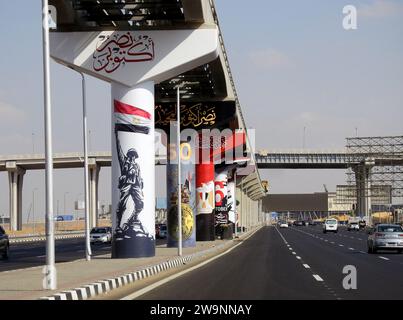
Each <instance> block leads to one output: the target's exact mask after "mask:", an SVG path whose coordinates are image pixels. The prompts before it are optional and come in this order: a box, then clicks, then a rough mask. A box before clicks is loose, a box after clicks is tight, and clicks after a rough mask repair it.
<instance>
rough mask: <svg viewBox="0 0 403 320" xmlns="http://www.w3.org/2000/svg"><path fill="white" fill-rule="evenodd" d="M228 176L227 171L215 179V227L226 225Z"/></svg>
mask: <svg viewBox="0 0 403 320" xmlns="http://www.w3.org/2000/svg"><path fill="white" fill-rule="evenodd" d="M227 180H228V176H227V171H224V172H221V173H218V174H217V175H216V177H215V181H214V187H215V227H217V226H219V225H222V224H227V223H228V187H227V183H228V181H227Z"/></svg>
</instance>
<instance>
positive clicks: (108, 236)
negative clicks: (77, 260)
mask: <svg viewBox="0 0 403 320" xmlns="http://www.w3.org/2000/svg"><path fill="white" fill-rule="evenodd" d="M90 242H91V244H93V243H112V229H111V227H96V228H92V230H91V232H90Z"/></svg>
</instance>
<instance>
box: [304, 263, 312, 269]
mask: <svg viewBox="0 0 403 320" xmlns="http://www.w3.org/2000/svg"><path fill="white" fill-rule="evenodd" d="M303 266H304V268H305V269H310V268H311V267H310V266H309V265H308V264H306V263H304V264H303Z"/></svg>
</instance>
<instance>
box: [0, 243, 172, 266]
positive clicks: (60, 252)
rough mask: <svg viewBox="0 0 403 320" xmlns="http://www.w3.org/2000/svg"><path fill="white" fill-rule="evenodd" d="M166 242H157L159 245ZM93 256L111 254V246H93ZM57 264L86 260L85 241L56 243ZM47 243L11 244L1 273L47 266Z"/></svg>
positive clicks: (0, 264) (1, 264) (0, 260)
mask: <svg viewBox="0 0 403 320" xmlns="http://www.w3.org/2000/svg"><path fill="white" fill-rule="evenodd" d="M164 241H166V240H157V245H159V244H162V243H164ZM91 249H92V254H93V256H99V255H104V254H108V253H110V252H111V245H110V244H94V245H91ZM55 253H56V263H60V262H69V261H74V260H78V259H85V239H84V238H75V239H60V240H56V241H55ZM45 255H46V242H45V241H38V242H26V243H11V244H10V257H9V259H8V260H2V259H1V258H0V272H2V271H9V270H16V269H23V268H30V267H36V266H42V265H45V261H46V260H45V259H46V256H45Z"/></svg>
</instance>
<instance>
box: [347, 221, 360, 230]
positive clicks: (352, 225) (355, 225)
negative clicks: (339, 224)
mask: <svg viewBox="0 0 403 320" xmlns="http://www.w3.org/2000/svg"><path fill="white" fill-rule="evenodd" d="M347 230H348V231H351V230H353V231H358V230H360V226H359V225H358V222H350V223H349V224H348V225H347Z"/></svg>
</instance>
